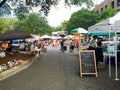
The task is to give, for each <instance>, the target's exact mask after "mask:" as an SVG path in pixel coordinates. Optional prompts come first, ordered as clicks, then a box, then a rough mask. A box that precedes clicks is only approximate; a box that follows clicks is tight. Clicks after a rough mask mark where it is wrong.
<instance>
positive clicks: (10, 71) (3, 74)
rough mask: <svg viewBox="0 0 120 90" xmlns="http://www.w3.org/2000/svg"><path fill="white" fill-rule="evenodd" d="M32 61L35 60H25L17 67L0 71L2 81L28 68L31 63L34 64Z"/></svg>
mask: <svg viewBox="0 0 120 90" xmlns="http://www.w3.org/2000/svg"><path fill="white" fill-rule="evenodd" d="M32 62H33V60H27V61H23V62H22V64H19V65H17V66H15V67H12V68H11V69H8V70H6V71H3V72H1V73H0V81H2V80H4V79H6V78H8V77H10V76H12V75H14V74H16V73H18V72H20V71H22V70H24V69H26V68H27V67H28V66H29V65H31V64H32Z"/></svg>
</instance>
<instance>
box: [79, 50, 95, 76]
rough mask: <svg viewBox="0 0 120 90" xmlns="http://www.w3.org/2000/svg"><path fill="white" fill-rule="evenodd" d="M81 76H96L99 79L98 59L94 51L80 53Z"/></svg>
mask: <svg viewBox="0 0 120 90" xmlns="http://www.w3.org/2000/svg"><path fill="white" fill-rule="evenodd" d="M79 60H80V76H81V77H82V75H83V74H86V75H87V74H95V75H96V77H97V67H96V58H95V51H94V50H83V51H79Z"/></svg>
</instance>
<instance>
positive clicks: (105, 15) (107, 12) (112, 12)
mask: <svg viewBox="0 0 120 90" xmlns="http://www.w3.org/2000/svg"><path fill="white" fill-rule="evenodd" d="M116 13H117V10H115V9H113V8H112V7H111V6H108V7H107V8H106V9H105V10H104V11H103V12H102V13H101V14H100V18H99V19H100V20H99V21H103V20H105V19H107V18H109V17H112V16H114V15H115V14H116Z"/></svg>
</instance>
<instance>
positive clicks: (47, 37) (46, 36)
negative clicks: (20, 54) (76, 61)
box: [41, 35, 51, 39]
mask: <svg viewBox="0 0 120 90" xmlns="http://www.w3.org/2000/svg"><path fill="white" fill-rule="evenodd" d="M50 38H51V37H50V36H48V35H44V36H42V37H41V39H50Z"/></svg>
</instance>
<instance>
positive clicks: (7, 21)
mask: <svg viewBox="0 0 120 90" xmlns="http://www.w3.org/2000/svg"><path fill="white" fill-rule="evenodd" d="M15 23H16V18H8V17H3V18H2V17H1V18H0V33H4V32H6V31H9V30H14V27H15Z"/></svg>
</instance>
